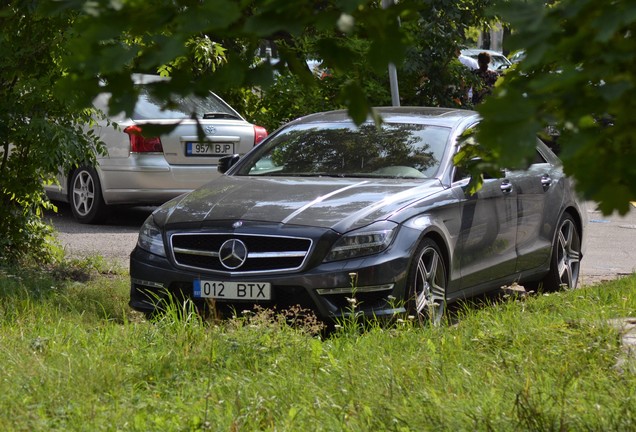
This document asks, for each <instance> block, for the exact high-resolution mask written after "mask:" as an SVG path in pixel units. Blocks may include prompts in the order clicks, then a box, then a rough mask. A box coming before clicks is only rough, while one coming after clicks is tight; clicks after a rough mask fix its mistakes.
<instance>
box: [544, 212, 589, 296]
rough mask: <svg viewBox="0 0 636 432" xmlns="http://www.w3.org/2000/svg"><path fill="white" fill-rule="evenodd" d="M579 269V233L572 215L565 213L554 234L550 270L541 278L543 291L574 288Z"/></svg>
mask: <svg viewBox="0 0 636 432" xmlns="http://www.w3.org/2000/svg"><path fill="white" fill-rule="evenodd" d="M580 269H581V234H580V233H579V230H578V228H577V227H576V223H575V222H574V219H573V218H572V216H570V215H569V214H567V213H566V214H565V215H563V217H562V218H561V221H560V222H559V225H558V229H557V232H556V235H555V236H554V242H553V245H552V257H551V258H550V271H549V272H548V274H547V275H546V277H545V279H543V287H542V289H543V291H546V292H553V291H557V290H559V289H560V288H576V285H577V284H578V281H579V272H580Z"/></svg>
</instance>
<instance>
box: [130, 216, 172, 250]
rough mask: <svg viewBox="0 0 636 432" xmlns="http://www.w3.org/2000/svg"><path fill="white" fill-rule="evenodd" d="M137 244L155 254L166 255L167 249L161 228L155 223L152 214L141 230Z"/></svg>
mask: <svg viewBox="0 0 636 432" xmlns="http://www.w3.org/2000/svg"><path fill="white" fill-rule="evenodd" d="M137 246H139V247H140V248H142V249H144V250H147V251H148V252H150V253H153V254H155V255H159V256H162V257H165V256H166V249H165V248H164V247H163V236H162V235H161V230H160V229H159V227H158V226H157V225H156V224H155V220H154V218H153V217H152V215H150V216H148V219H146V221H145V222H144V224H143V225H142V226H141V229H140V230H139V239H138V240H137Z"/></svg>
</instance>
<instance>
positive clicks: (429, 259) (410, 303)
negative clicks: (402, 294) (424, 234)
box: [406, 238, 448, 325]
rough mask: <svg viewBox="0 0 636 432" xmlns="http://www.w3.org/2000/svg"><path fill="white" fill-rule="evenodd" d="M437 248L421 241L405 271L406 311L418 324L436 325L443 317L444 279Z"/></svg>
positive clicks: (444, 263) (443, 262)
mask: <svg viewBox="0 0 636 432" xmlns="http://www.w3.org/2000/svg"><path fill="white" fill-rule="evenodd" d="M446 268H447V265H446V262H445V260H444V256H443V255H442V253H441V251H440V248H439V246H437V243H435V242H434V241H433V240H431V239H428V238H426V239H424V240H422V242H421V243H420V245H419V246H418V248H417V249H416V251H415V255H414V259H413V263H412V264H411V269H410V270H409V276H408V285H407V302H406V303H407V309H408V311H409V313H410V314H411V315H413V316H415V317H416V318H417V319H418V320H419V321H420V322H421V323H424V322H430V323H432V324H433V325H439V324H441V322H442V318H443V317H444V314H445V313H446V288H447V285H448V276H447V273H446Z"/></svg>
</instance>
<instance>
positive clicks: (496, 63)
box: [461, 48, 512, 71]
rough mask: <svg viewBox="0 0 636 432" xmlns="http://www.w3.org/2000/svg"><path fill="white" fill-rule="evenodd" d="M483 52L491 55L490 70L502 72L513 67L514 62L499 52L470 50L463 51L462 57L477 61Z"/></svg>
mask: <svg viewBox="0 0 636 432" xmlns="http://www.w3.org/2000/svg"><path fill="white" fill-rule="evenodd" d="M482 52H487V53H488V54H490V64H489V65H488V69H490V70H494V71H500V70H503V69H507V68H509V67H510V66H512V62H511V61H510V60H508V57H506V56H505V55H503V54H502V53H500V52H499V51H493V50H487V49H479V48H469V49H463V50H461V55H463V56H466V57H470V58H473V59H475V60H477V56H478V55H479V53H482Z"/></svg>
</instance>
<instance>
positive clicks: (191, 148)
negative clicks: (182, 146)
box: [186, 141, 234, 156]
mask: <svg viewBox="0 0 636 432" xmlns="http://www.w3.org/2000/svg"><path fill="white" fill-rule="evenodd" d="M231 154H234V144H233V143H199V142H191V141H188V142H186V155H187V156H227V155H231Z"/></svg>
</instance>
